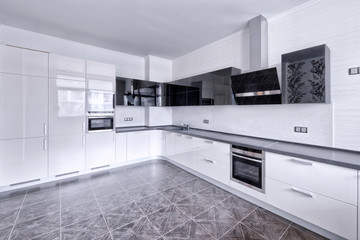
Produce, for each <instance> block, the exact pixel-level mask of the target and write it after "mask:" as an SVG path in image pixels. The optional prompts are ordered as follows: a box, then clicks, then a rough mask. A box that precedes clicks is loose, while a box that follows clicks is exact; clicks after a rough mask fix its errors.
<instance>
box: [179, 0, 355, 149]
mask: <svg viewBox="0 0 360 240" xmlns="http://www.w3.org/2000/svg"><path fill="white" fill-rule="evenodd" d="M358 9H360V1H357V0H348V1H339V0H315V1H311V2H310V3H309V4H305V5H303V6H301V7H299V8H296V9H293V10H291V11H289V12H287V13H285V14H282V15H281V16H277V17H274V18H272V19H269V67H272V66H276V67H278V71H279V73H280V72H281V71H280V64H281V54H284V53H287V52H292V51H296V50H299V49H303V48H308V47H312V46H316V45H319V44H324V43H325V44H327V45H328V46H329V48H330V51H331V98H332V103H331V104H323V105H321V104H311V105H310V104H298V105H281V106H274V105H273V106H225V107H221V106H216V107H186V108H185V107H174V108H173V119H174V123H176V124H178V123H180V122H190V123H191V124H192V125H193V126H195V127H198V128H204V129H212V130H220V131H224V132H233V133H238V134H244V135H250V136H256V137H267V138H272V139H279V140H286V141H293V142H299V143H307V144H314V145H320V146H333V147H336V148H344V149H350V150H356V151H359V150H360V137H359V136H360V125H359V124H357V122H358V121H359V119H360V104H359V103H360V94H359V92H360V75H354V76H349V75H347V72H348V68H349V67H353V66H359V65H360V54H359V52H360V44H359V40H360V14H358ZM239 36H242V37H239ZM247 38H248V34H247V33H246V30H245V31H242V32H240V33H238V34H234V35H232V36H230V37H228V38H225V39H222V40H219V41H217V42H215V43H212V44H211V45H208V46H205V47H203V48H201V49H199V50H196V51H194V52H192V53H189V54H187V55H185V56H182V57H180V58H178V59H175V60H174V62H173V74H174V75H173V76H174V79H178V78H182V77H187V76H191V75H196V74H199V73H203V72H206V71H212V70H214V69H219V68H222V67H224V62H225V63H226V64H229V66H234V67H239V68H241V69H242V70H243V71H247V70H248V68H249V57H248V56H249V54H248V52H247V50H246V49H248V45H249V43H248V39H247ZM203 119H209V120H210V124H209V125H206V124H202V120H203ZM294 126H306V127H308V130H309V133H308V134H299V133H296V134H295V133H294V132H293V127H294Z"/></svg>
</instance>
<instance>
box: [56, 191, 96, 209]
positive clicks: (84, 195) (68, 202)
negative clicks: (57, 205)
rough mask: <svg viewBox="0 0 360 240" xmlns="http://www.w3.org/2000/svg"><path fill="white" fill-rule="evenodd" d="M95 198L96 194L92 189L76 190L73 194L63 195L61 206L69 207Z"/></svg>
mask: <svg viewBox="0 0 360 240" xmlns="http://www.w3.org/2000/svg"><path fill="white" fill-rule="evenodd" d="M91 200H95V196H94V194H93V191H92V190H91V189H87V190H84V191H79V192H75V193H73V194H66V195H62V196H61V208H62V209H64V208H69V207H73V206H76V205H79V204H82V203H84V202H88V201H91Z"/></svg>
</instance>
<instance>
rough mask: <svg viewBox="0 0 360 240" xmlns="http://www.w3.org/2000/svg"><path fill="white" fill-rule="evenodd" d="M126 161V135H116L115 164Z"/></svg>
mask: <svg viewBox="0 0 360 240" xmlns="http://www.w3.org/2000/svg"><path fill="white" fill-rule="evenodd" d="M126 160H127V133H116V163H122V162H125V161H126Z"/></svg>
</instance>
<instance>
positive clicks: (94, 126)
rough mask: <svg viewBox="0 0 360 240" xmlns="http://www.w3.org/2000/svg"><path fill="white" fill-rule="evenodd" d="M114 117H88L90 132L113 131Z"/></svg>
mask: <svg viewBox="0 0 360 240" xmlns="http://www.w3.org/2000/svg"><path fill="white" fill-rule="evenodd" d="M113 130H114V117H113V116H109V117H88V132H93V131H113Z"/></svg>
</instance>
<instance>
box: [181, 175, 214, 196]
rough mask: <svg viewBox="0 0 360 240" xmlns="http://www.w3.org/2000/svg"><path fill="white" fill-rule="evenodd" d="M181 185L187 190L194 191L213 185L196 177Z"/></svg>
mask: <svg viewBox="0 0 360 240" xmlns="http://www.w3.org/2000/svg"><path fill="white" fill-rule="evenodd" d="M181 186H183V187H184V188H185V189H186V190H188V191H190V192H192V193H197V192H200V191H201V190H204V189H206V188H208V187H210V186H212V185H211V184H210V183H208V182H206V181H204V180H202V179H200V178H195V179H193V180H191V181H188V182H186V183H183V184H181Z"/></svg>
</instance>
